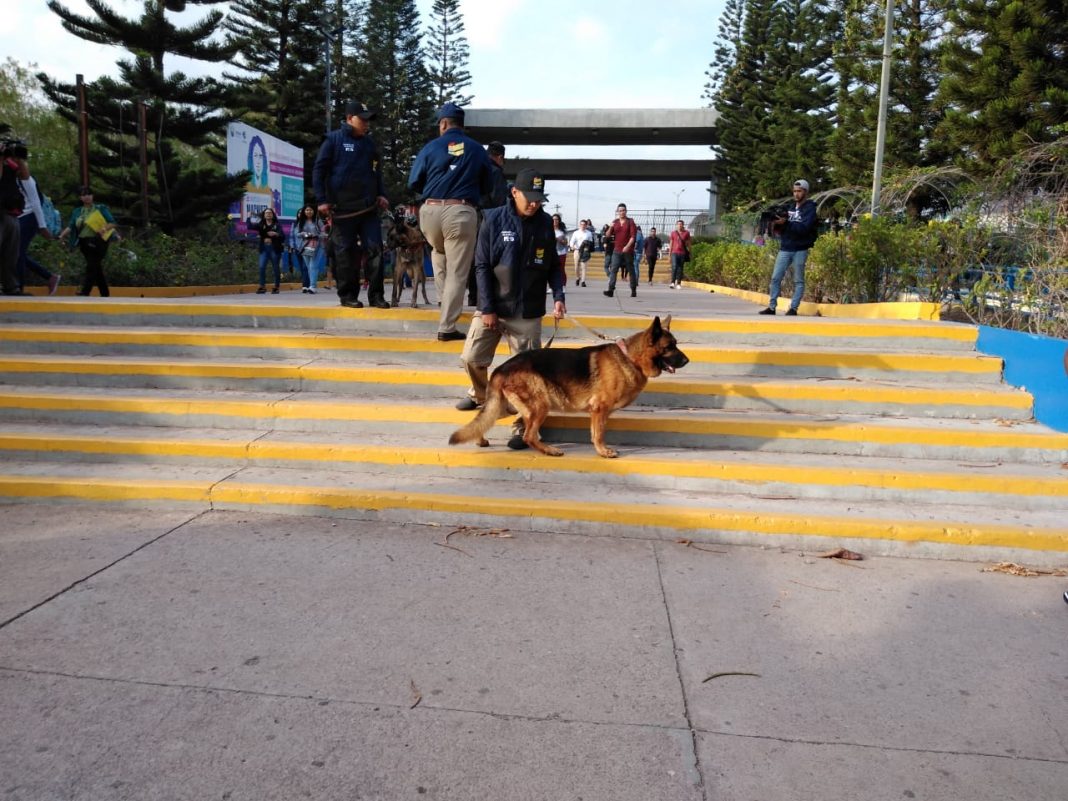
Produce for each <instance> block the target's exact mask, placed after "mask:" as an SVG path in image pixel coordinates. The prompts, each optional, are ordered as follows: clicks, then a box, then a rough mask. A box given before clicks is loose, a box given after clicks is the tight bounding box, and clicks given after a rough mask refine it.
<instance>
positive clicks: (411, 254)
mask: <svg viewBox="0 0 1068 801" xmlns="http://www.w3.org/2000/svg"><path fill="white" fill-rule="evenodd" d="M386 242H387V244H388V245H389V246H390V247H391V248H392V249H393V256H394V260H393V303H392V304H391V305H392V306H393V307H394V308H396V307H397V306H399V305H400V299H401V295H403V294H404V276H405V275H407V276H408V278H409V280H411V282H412V308H413V309H415V308H418V301H419V290H420V289H422V290H423V303H425V304H427V305H428V306H429V305H430V299H429V298H428V297H427V296H426V272H425V271H424V270H423V246H424V245H425V244H426V239H424V238H423V232H422V231H420V230H419V220H418V218H417V217H416V216H415V213H414V212H413V211H411V210H409V209H408V208H407V207H406V206H400V207H398V208H397V211H396V213H395V214H394V216H393V228H392V230H390V232H389V234H388V235H387V236H386Z"/></svg>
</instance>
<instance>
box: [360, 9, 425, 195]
mask: <svg viewBox="0 0 1068 801" xmlns="http://www.w3.org/2000/svg"><path fill="white" fill-rule="evenodd" d="M419 29H420V26H419V11H418V10H417V9H416V6H415V0H369V2H368V4H367V12H366V18H365V21H364V27H363V39H364V46H363V54H362V58H361V60H360V63H361V66H362V68H363V70H364V71H365V74H366V75H367V76H368V77H369V78H370V80H368V81H367V88H366V90H365V91H364V93H363V94H364V97H363V100H364V102H365V103H367V105H369V106H370V107H371V108H373V109H375V110H376V111H377V112H378V116H377V117H376V119H375V121H374V123H373V126H374V127H373V131H372V134H373V136H374V138H375V141H376V142H377V143H378V146H379V148H380V149H381V152H382V161H383V175H384V178H385V182H386V188H387V191H388V192H389V195H390V197H391V198H393V199H400V198H402V197H405V196H407V189H406V185H407V180H408V172H409V170H410V168H411V162H412V159H413V158H414V157H415V155H416V153H418V152H419V149H420V148H421V147H422V146H423V145H424V144H425V143H426V141H427V139H428V138H429V136H430V135H431V133H432V132H433V129H432V125H431V118H432V116H433V109H434V106H433V101H432V97H431V88H430V79H429V76H428V75H427V71H426V66H425V65H424V63H423V49H422V41H421V37H420V34H419Z"/></svg>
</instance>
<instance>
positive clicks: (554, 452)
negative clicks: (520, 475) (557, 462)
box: [541, 445, 564, 456]
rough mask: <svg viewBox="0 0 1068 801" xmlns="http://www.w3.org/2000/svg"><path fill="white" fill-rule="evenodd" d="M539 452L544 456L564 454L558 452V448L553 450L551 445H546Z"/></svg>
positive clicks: (560, 451)
mask: <svg viewBox="0 0 1068 801" xmlns="http://www.w3.org/2000/svg"><path fill="white" fill-rule="evenodd" d="M541 452H542V453H544V454H545V455H546V456H563V455H564V452H563V451H562V450H560V449H559V448H554V447H553V446H552V445H546V446H545V447H544V448H542V451H541Z"/></svg>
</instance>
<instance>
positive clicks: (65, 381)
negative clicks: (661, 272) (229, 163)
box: [0, 371, 1032, 420]
mask: <svg viewBox="0 0 1068 801" xmlns="http://www.w3.org/2000/svg"><path fill="white" fill-rule="evenodd" d="M6 378H9V379H21V380H17V381H14V380H13V381H12V382H11V383H10V384H8V383H7V381H6V380H5V379H6ZM665 383H666V385H667V386H670V380H668V381H667V382H665ZM27 384H29V385H34V386H41V387H45V386H53V387H54V386H63V387H95V388H107V387H112V388H115V389H116V390H117V391H122V390H123V389H187V390H188V389H194V390H195V389H212V390H235V389H236V390H243V391H256V392H324V393H330V394H337V395H341V396H343V397H345V398H347V399H359V398H383V397H395V398H397V399H398V400H401V401H403V402H405V403H412V402H416V401H418V400H419V399H433V400H443V399H454V400H458V399H460V398H462V397H463V396H464V395H465V394H466V392H467V383H466V380H465V379H464V378H463V374H462V373H459V371H457V374H456V381H455V382H454V383H452V384H424V383H411V384H407V383H404V384H402V383H387V382H382V381H367V382H362V381H361V382H353V381H321V380H311V379H301V378H292V379H288V378H280V379H233V378H209V377H187V376H155V375H148V376H140V375H134V376H128V375H123V376H116V375H94V374H71V373H29V374H19V375H14V376H3V375H0V386H4V385H8V386H25V385H27ZM638 404H639V405H642V406H651V407H656V408H662V409H672V408H676V409H687V408H689V409H725V410H737V411H754V412H768V411H779V412H799V413H809V414H870V415H875V416H907V417H927V418H931V419H943V418H944V419H963V420H982V419H992V418H997V419H1006V420H1030V419H1031V416H1032V410H1031V407H1030V406H1018V405H1004V406H1002V405H998V404H996V403H983V404H979V405H976V404H968V403H927V404H925V403H899V402H887V401H881V400H872V401H866V400H853V399H850V398H848V397H845V398H834V399H827V400H823V399H804V398H800V399H799V398H789V397H776V396H774V395H769V396H766V397H751V396H749V395H742V394H729V395H721V394H716V393H712V392H710V393H705V394H693V393H671V392H666V391H652V392H651V391H646V392H644V393H643V394H642V395H641V396H640V397H639V400H638Z"/></svg>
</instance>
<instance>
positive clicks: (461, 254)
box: [408, 103, 493, 342]
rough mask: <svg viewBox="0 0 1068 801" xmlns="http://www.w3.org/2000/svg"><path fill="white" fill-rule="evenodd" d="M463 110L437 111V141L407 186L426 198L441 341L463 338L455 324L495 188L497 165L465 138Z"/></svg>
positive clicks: (449, 106) (422, 223)
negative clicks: (483, 209)
mask: <svg viewBox="0 0 1068 801" xmlns="http://www.w3.org/2000/svg"><path fill="white" fill-rule="evenodd" d="M463 124H464V110H463V109H462V108H460V107H459V106H457V105H456V104H455V103H446V104H445V105H443V106H442V107H441V108H440V109H439V110H438V134H439V136H438V138H437V139H435V140H433V141H432V142H428V143H427V144H426V145H425V146H424V147H423V149H422V150H420V151H419V155H418V156H416V158H415V163H414V164H412V171H411V174H410V175H409V176H408V187H409V188H410V189H411V190H412V191H413V192H416V193H417V194H418V195H419V196H420V197H421V198H422V206H421V207H420V209H419V228H420V229H421V230H422V232H423V236H425V237H426V241H427V242H429V243H430V246H431V248H432V249H433V250H432V251H431V254H430V259H431V261H432V262H433V265H434V286H435V288H436V289H437V292H438V298H439V299H440V301H441V319H440V320H439V321H438V340H440V341H442V342H448V341H450V340H454V339H463V338H464V334H463V332H461V331H457V330H456V321H457V320H458V319H459V318H460V312H461V311H463V302H464V293H465V292H466V291H467V276H468V273H470V271H471V260H472V257H473V256H474V253H475V238H476V236H477V233H478V204H479V200H480V198H481V197H482V195H484V194H487V193H489V192H490V191H491V190H492V188H493V172H492V169H493V167H492V164H491V162H490V159H489V156H488V155H487V154H486V151H485V150H484V149H483V147H482V145H480V144H479V143H478V142H476V141H475V140H474V139H472V138H471V137H470V136H468V135H467V134H465V133H464V129H463Z"/></svg>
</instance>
